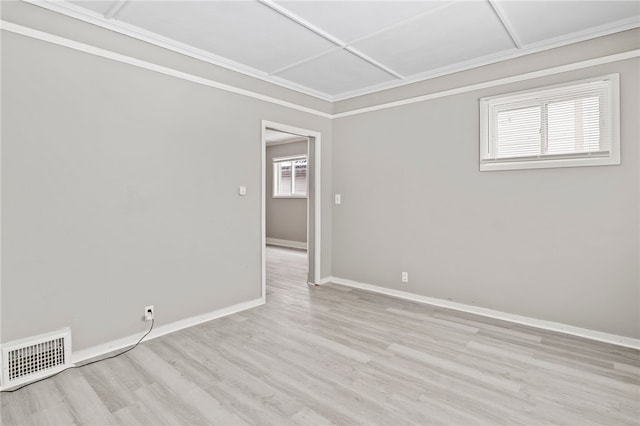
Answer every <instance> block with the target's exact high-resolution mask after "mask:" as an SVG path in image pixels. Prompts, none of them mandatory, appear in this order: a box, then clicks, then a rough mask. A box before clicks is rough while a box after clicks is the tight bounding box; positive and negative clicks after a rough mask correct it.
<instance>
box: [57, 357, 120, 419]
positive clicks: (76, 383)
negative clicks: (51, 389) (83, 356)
mask: <svg viewBox="0 0 640 426" xmlns="http://www.w3.org/2000/svg"><path fill="white" fill-rule="evenodd" d="M51 380H53V381H54V382H55V384H56V386H57V388H58V391H59V392H60V393H61V394H62V395H63V398H64V402H65V403H66V404H67V406H68V407H69V412H70V413H71V414H72V416H73V419H74V422H75V423H77V424H81V425H108V424H115V423H116V421H115V418H114V417H113V416H112V415H111V413H110V412H109V410H108V409H107V407H106V406H105V404H104V401H103V400H102V399H101V398H100V397H99V396H98V394H96V392H95V391H94V389H93V388H92V387H91V385H90V384H89V383H88V382H87V380H86V378H85V377H84V375H83V374H82V372H81V371H80V370H79V369H73V370H69V371H65V372H64V373H61V374H59V375H57V376H55V377H53V378H52V379H51Z"/></svg>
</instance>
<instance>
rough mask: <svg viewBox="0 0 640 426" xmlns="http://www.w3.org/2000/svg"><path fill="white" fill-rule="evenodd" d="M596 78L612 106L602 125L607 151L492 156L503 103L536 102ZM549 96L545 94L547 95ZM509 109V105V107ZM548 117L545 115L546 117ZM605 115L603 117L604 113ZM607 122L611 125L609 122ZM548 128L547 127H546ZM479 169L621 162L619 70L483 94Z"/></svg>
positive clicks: (571, 165) (481, 100)
mask: <svg viewBox="0 0 640 426" xmlns="http://www.w3.org/2000/svg"><path fill="white" fill-rule="evenodd" d="M593 82H606V83H607V88H606V97H605V102H607V105H606V107H607V108H608V110H609V116H608V117H609V120H610V122H609V123H606V124H605V125H604V126H603V125H602V123H601V125H600V130H601V131H602V129H603V128H604V130H605V131H608V132H609V135H608V136H609V138H610V142H611V144H610V147H609V153H608V155H603V154H602V153H590V152H587V153H572V154H560V155H541V156H539V155H536V156H528V157H527V156H522V157H515V158H509V159H502V160H501V159H499V158H495V155H494V156H492V155H491V154H492V152H491V149H492V146H495V138H492V135H491V133H492V129H493V127H495V122H496V121H497V120H496V118H497V112H496V110H500V107H503V106H505V105H513V106H514V108H512V109H516V108H517V106H516V105H518V104H522V105H527V104H533V103H535V102H543V101H544V100H545V99H547V100H548V99H550V98H551V96H553V95H555V94H557V93H559V92H560V90H561V89H563V88H564V89H566V90H567V92H570V91H571V89H573V88H575V87H576V86H578V85H583V84H585V83H593ZM545 96H546V98H545ZM507 110H509V108H507ZM543 119H544V120H546V117H545V118H543ZM601 119H602V117H601ZM607 124H608V126H607ZM545 131H546V128H545ZM479 159H480V171H495V170H518V169H540V168H556V167H583V166H605V165H618V164H620V82H619V74H608V75H604V76H598V77H593V78H588V79H583V80H577V81H570V82H566V83H562V84H556V85H552V86H544V87H539V88H535V89H530V90H523V91H518V92H511V93H505V94H501V95H496V96H489V97H484V98H480V153H479Z"/></svg>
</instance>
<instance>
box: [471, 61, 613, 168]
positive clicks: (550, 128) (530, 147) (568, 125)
mask: <svg viewBox="0 0 640 426" xmlns="http://www.w3.org/2000/svg"><path fill="white" fill-rule="evenodd" d="M480 127H481V129H480V170H481V171H485V170H509V169H533V168H546V167H574V166H601V165H612V164H620V136H619V88H618V75H617V74H612V75H608V76H606V77H599V78H597V79H590V80H584V81H580V82H575V83H571V84H566V85H561V86H553V87H547V88H544V89H539V90H535V91H526V92H519V93H513V94H508V95H501V96H494V97H490V98H483V99H481V100H480Z"/></svg>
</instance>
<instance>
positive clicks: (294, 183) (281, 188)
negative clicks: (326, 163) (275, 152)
mask: <svg viewBox="0 0 640 426" xmlns="http://www.w3.org/2000/svg"><path fill="white" fill-rule="evenodd" d="M273 196H274V197H289V198H296V197H299V198H304V197H306V196H307V157H306V156H304V155H302V156H296V157H286V158H274V159H273Z"/></svg>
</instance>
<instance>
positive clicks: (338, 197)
mask: <svg viewBox="0 0 640 426" xmlns="http://www.w3.org/2000/svg"><path fill="white" fill-rule="evenodd" d="M334 201H335V203H336V204H342V195H340V194H336V195H335V200H334Z"/></svg>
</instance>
